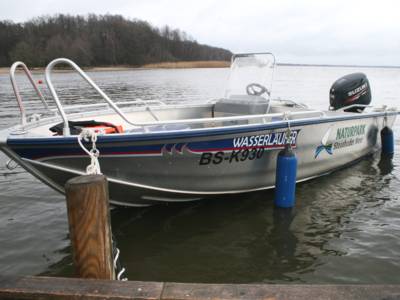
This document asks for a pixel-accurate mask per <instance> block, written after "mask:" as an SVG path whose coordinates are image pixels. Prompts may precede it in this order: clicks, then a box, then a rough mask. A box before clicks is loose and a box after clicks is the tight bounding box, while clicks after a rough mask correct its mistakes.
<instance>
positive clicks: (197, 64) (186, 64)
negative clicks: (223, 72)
mask: <svg viewBox="0 0 400 300" xmlns="http://www.w3.org/2000/svg"><path fill="white" fill-rule="evenodd" d="M229 66H230V62H229V61H218V60H211V61H178V62H161V63H151V64H145V65H142V66H127V65H121V66H99V67H82V70H84V71H85V72H105V71H107V72H114V71H129V70H150V69H193V68H195V69H199V68H229ZM28 68H29V66H28ZM29 69H30V71H31V72H32V73H33V74H35V73H36V74H37V73H43V72H44V70H45V68H44V67H37V68H29ZM9 71H10V68H9V67H0V74H8V73H9ZM71 71H72V70H71V69H55V72H58V73H62V72H71Z"/></svg>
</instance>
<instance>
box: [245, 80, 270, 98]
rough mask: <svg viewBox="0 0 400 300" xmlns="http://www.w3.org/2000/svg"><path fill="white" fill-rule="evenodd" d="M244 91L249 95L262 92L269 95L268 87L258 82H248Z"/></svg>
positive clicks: (256, 94) (259, 94)
mask: <svg viewBox="0 0 400 300" xmlns="http://www.w3.org/2000/svg"><path fill="white" fill-rule="evenodd" d="M246 92H247V95H251V96H261V95H262V94H264V93H267V95H268V96H269V95H270V92H269V91H268V89H267V88H266V87H265V86H263V85H261V84H259V83H250V84H249V85H247V86H246Z"/></svg>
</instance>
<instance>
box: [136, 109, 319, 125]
mask: <svg viewBox="0 0 400 300" xmlns="http://www.w3.org/2000/svg"><path fill="white" fill-rule="evenodd" d="M307 114H318V116H319V117H325V116H326V114H325V113H324V112H323V111H320V110H308V111H296V112H290V115H289V117H294V116H301V115H307ZM284 116H285V113H273V114H261V115H241V116H230V117H217V118H199V119H182V120H170V121H159V122H144V123H136V124H135V125H136V126H142V127H144V126H151V125H160V124H161V125H162V124H197V123H205V122H213V123H217V122H224V121H239V120H252V119H264V120H265V118H271V119H272V118H274V117H284Z"/></svg>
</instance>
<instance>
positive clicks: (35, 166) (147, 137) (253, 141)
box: [0, 53, 397, 206]
mask: <svg viewBox="0 0 400 300" xmlns="http://www.w3.org/2000/svg"><path fill="white" fill-rule="evenodd" d="M60 64H63V65H69V66H71V67H72V68H73V69H74V70H75V71H76V72H78V74H80V75H81V77H82V78H83V79H84V80H85V81H87V82H88V83H89V84H90V85H91V86H92V87H93V88H94V89H95V90H96V91H97V92H98V93H99V94H100V95H101V97H102V98H103V99H104V103H98V104H89V105H69V106H67V105H62V103H61V101H60V99H59V97H58V94H57V92H56V90H55V88H54V86H53V83H52V79H51V76H52V73H53V69H54V67H55V66H56V65H60ZM274 67H275V58H274V56H273V55H272V54H271V53H253V54H237V55H234V56H233V58H232V63H231V69H230V71H231V73H230V79H229V82H228V86H227V89H226V93H225V96H224V97H223V98H221V99H214V100H211V101H208V102H204V103H203V104H188V103H185V104H179V105H176V104H173V105H172V104H171V105H170V104H168V105H166V104H164V103H163V101H162V99H160V100H155V101H142V100H138V99H136V100H135V99H132V101H129V102H113V101H112V100H111V99H110V98H109V97H108V96H107V95H106V94H105V93H104V92H103V91H102V90H101V89H100V88H99V87H98V86H97V85H96V84H95V83H94V82H93V81H92V80H91V79H90V78H89V77H88V76H87V75H86V74H85V73H84V72H83V71H82V70H81V69H80V68H79V66H77V65H76V64H75V63H74V62H72V61H71V60H68V59H65V58H59V59H55V60H54V61H52V62H50V63H49V65H48V66H47V68H46V70H45V78H46V84H47V87H48V90H49V91H50V94H51V98H52V99H47V100H52V101H46V99H45V98H44V97H43V94H42V92H41V91H40V89H39V87H38V86H37V85H36V84H35V81H34V80H33V78H32V76H31V73H30V72H29V70H28V68H27V67H26V65H25V64H24V63H22V62H16V63H14V64H13V65H12V67H11V69H10V76H11V83H12V86H13V89H14V92H15V96H16V100H17V102H18V105H19V108H20V112H21V122H20V124H18V125H17V126H14V127H12V128H8V129H5V130H2V131H0V148H1V150H2V151H3V152H4V153H5V154H6V155H7V156H9V158H10V161H9V163H8V165H9V166H10V167H11V165H12V164H13V163H16V164H18V165H20V166H22V167H23V168H24V169H25V170H27V171H28V172H30V173H31V174H32V175H34V176H35V177H37V178H38V179H40V180H41V181H42V182H44V183H45V184H47V185H49V186H50V187H52V188H54V189H56V190H57V191H60V192H63V191H64V184H65V183H66V181H67V180H68V179H70V178H72V177H74V176H77V175H82V174H85V172H86V171H85V170H86V166H87V165H88V163H89V159H88V156H87V154H86V153H85V152H84V151H83V150H82V148H81V147H80V146H79V143H78V136H79V133H80V132H81V130H82V128H92V129H94V130H95V131H96V134H97V141H96V147H97V149H98V150H99V151H100V156H99V163H100V166H101V171H102V173H103V174H105V175H106V176H107V178H108V180H109V191H110V198H111V202H112V203H114V204H120V205H130V206H144V205H152V204H156V203H160V202H168V201H170V202H179V201H191V200H198V199H202V198H207V197H211V196H213V195H220V194H232V193H245V192H251V191H257V190H263V189H270V188H274V184H275V169H276V160H277V155H278V153H279V151H281V149H283V148H284V147H285V145H287V144H289V145H290V146H291V147H292V148H293V149H294V152H295V154H296V156H297V158H298V170H297V181H298V182H300V181H305V180H309V179H312V178H315V177H318V176H322V175H325V174H328V173H330V172H332V171H334V170H336V169H338V168H341V167H344V166H346V165H349V164H351V163H353V162H355V161H357V160H358V159H360V158H362V157H364V156H366V155H368V154H371V153H373V152H375V151H377V150H379V149H380V147H381V140H380V132H381V130H382V129H383V128H384V127H388V128H390V127H392V125H393V123H394V121H395V118H396V116H397V110H396V109H395V108H387V107H379V108H378V107H372V106H370V105H369V102H370V97H371V95H370V87H369V82H368V80H367V78H366V77H365V75H363V74H361V73H355V74H350V75H348V76H345V77H343V78H341V79H339V80H338V81H337V82H335V84H334V85H333V86H332V88H331V90H330V105H331V107H330V108H329V109H327V110H326V111H320V110H314V109H311V108H309V107H307V106H306V105H304V104H299V103H297V102H295V101H292V100H282V99H274V98H272V97H271V96H272V94H271V89H272V82H273V80H272V79H273V78H272V77H273V71H274ZM17 68H22V70H23V71H25V74H26V75H27V76H28V78H29V80H30V82H31V83H32V85H33V88H34V89H35V90H36V93H37V94H38V96H39V98H40V99H41V100H42V102H43V106H44V108H43V114H41V115H38V114H34V115H31V116H27V114H26V112H25V108H24V106H23V103H22V99H21V96H20V92H19V88H18V84H17V82H16V78H15V72H16V69H17ZM52 103H54V105H51V104H52ZM84 144H85V145H86V146H87V147H89V148H90V143H84Z"/></svg>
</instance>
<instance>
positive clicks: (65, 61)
mask: <svg viewBox="0 0 400 300" xmlns="http://www.w3.org/2000/svg"><path fill="white" fill-rule="evenodd" d="M58 64H67V65H70V66H71V67H72V68H73V69H75V71H76V72H78V74H79V75H80V76H81V77H82V78H83V79H85V80H86V82H87V83H89V84H90V85H91V86H92V87H93V88H94V89H95V90H96V92H97V93H99V95H100V96H101V97H103V99H104V100H105V101H106V102H107V103H108V104H109V105H110V106H111V108H112V109H114V110H115V112H116V113H117V114H119V115H120V117H121V118H122V119H124V120H125V121H126V122H127V123H129V124H131V125H134V126H135V125H136V124H134V123H132V122H131V121H130V120H129V119H128V118H127V116H126V115H125V114H124V113H123V112H122V111H121V110H120V109H119V107H118V106H117V105H116V104H115V103H114V102H113V101H112V100H111V99H110V98H109V97H108V96H107V95H106V94H105V93H104V92H103V91H102V90H101V89H100V88H99V87H98V86H97V84H95V83H94V81H93V80H92V79H90V77H89V76H87V75H86V74H85V72H83V71H82V69H81V68H79V66H78V65H77V64H75V63H74V62H73V61H72V60H70V59H67V58H57V59H55V60H53V61H51V62H50V63H49V64H48V65H47V67H46V71H45V76H46V83H47V86H48V88H49V90H50V93H51V95H52V96H53V99H54V102H55V103H56V106H57V108H58V111H59V112H60V115H61V118H62V119H63V122H64V129H63V134H64V135H70V130H69V126H68V118H67V115H66V113H65V111H64V108H63V107H62V105H61V102H60V99H59V98H58V95H57V93H56V91H55V89H54V86H53V83H52V82H51V72H52V70H53V68H54V66H56V65H58Z"/></svg>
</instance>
